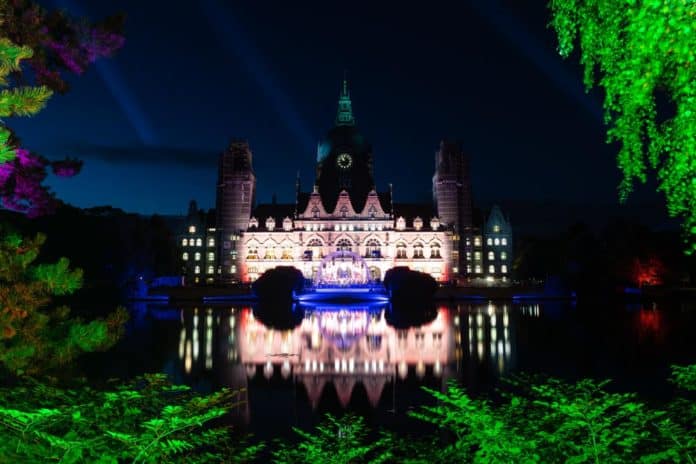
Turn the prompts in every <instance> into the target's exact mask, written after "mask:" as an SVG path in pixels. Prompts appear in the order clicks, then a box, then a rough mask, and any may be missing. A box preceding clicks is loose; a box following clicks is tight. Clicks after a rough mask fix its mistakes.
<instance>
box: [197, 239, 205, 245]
mask: <svg viewBox="0 0 696 464" xmlns="http://www.w3.org/2000/svg"><path fill="white" fill-rule="evenodd" d="M196 246H203V240H201V239H200V238H197V239H196Z"/></svg>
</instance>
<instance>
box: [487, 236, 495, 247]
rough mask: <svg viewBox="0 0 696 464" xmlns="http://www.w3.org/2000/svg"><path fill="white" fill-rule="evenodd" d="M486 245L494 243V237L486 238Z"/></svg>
mask: <svg viewBox="0 0 696 464" xmlns="http://www.w3.org/2000/svg"><path fill="white" fill-rule="evenodd" d="M486 245H493V239H492V238H490V237H489V238H487V239H486Z"/></svg>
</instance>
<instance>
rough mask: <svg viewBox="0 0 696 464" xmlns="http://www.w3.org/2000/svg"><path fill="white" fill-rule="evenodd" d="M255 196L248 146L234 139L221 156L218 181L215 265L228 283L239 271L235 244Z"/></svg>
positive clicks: (253, 176) (254, 177)
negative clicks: (216, 252)
mask: <svg viewBox="0 0 696 464" xmlns="http://www.w3.org/2000/svg"><path fill="white" fill-rule="evenodd" d="M255 194H256V175H255V174H254V169H253V165H252V153H251V149H250V148H249V143H248V142H246V141H244V140H233V141H232V142H231V143H230V146H229V147H228V148H227V150H225V151H224V152H222V153H221V154H220V158H219V164H218V182H217V198H216V210H217V223H216V231H217V236H218V247H217V249H218V257H219V258H218V265H219V272H220V274H219V275H220V276H221V280H222V281H224V282H230V281H232V280H234V279H235V277H236V276H237V273H238V272H239V269H240V266H239V262H238V261H239V257H238V256H237V250H236V245H237V243H238V239H239V236H240V235H241V233H242V232H243V231H245V230H246V229H247V227H248V225H249V218H250V217H251V209H252V207H253V205H254V197H255Z"/></svg>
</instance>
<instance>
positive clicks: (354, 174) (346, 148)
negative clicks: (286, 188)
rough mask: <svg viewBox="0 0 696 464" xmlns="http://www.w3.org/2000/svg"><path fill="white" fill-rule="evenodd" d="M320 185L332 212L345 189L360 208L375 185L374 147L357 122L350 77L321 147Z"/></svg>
mask: <svg viewBox="0 0 696 464" xmlns="http://www.w3.org/2000/svg"><path fill="white" fill-rule="evenodd" d="M316 185H317V186H318V187H319V194H320V195H321V199H322V202H323V204H324V205H325V207H326V209H327V210H328V211H333V209H334V208H335V206H336V202H337V200H338V196H339V194H340V193H341V191H343V190H346V191H347V192H348V194H349V195H350V199H351V202H352V203H353V206H354V207H355V209H356V210H357V211H360V210H361V209H362V207H363V206H364V204H365V201H366V199H367V194H368V193H369V192H370V191H371V190H372V189H374V187H375V181H374V171H373V164H372V147H371V146H370V144H368V143H367V142H366V141H365V139H364V138H363V136H362V135H361V134H360V132H358V129H357V127H356V125H355V117H354V116H353V102H352V101H351V98H350V91H349V89H348V81H347V80H346V79H344V80H343V83H342V85H341V91H340V94H339V97H338V110H337V112H336V120H335V124H334V127H333V128H332V129H331V130H329V132H328V134H327V135H326V137H325V138H324V140H322V141H321V142H320V143H319V146H318V149H317V167H316Z"/></svg>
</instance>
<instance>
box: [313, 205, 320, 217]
mask: <svg viewBox="0 0 696 464" xmlns="http://www.w3.org/2000/svg"><path fill="white" fill-rule="evenodd" d="M312 217H313V218H318V217H319V208H317V207H316V206H315V207H314V208H312Z"/></svg>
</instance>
